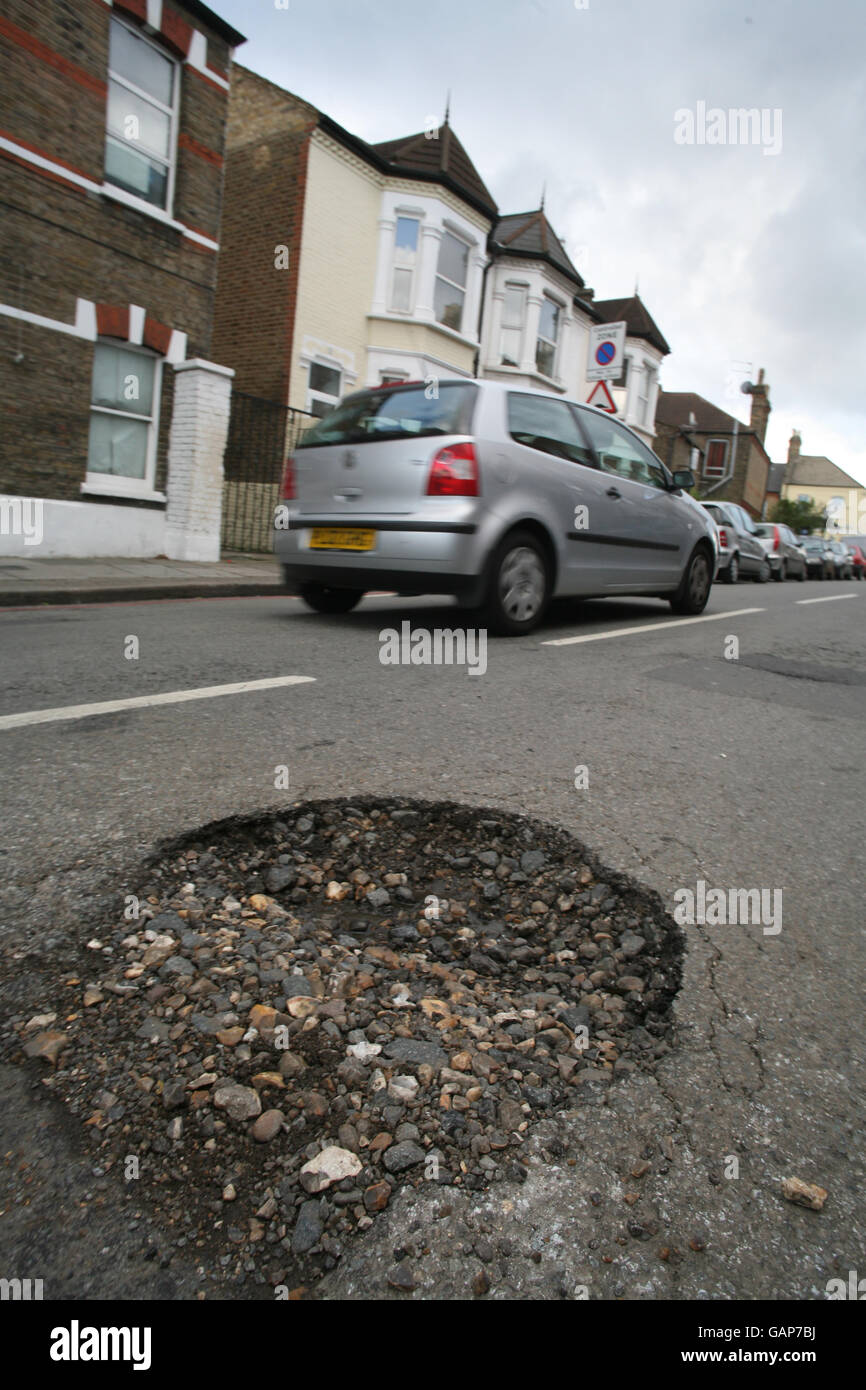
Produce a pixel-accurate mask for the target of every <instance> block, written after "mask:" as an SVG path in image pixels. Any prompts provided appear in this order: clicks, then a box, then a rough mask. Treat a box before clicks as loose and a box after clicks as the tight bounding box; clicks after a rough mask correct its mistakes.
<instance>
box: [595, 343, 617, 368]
mask: <svg viewBox="0 0 866 1390" xmlns="http://www.w3.org/2000/svg"><path fill="white" fill-rule="evenodd" d="M615 356H616V343H612V342H610V340H609V339H608V340H607V341H606V342H604V343H599V345H598V347H597V348H596V350H595V360H596V362H597V363H598V364H599V366H600V367H606V366H607V364H608V362H612V361H613V359H614V357H615Z"/></svg>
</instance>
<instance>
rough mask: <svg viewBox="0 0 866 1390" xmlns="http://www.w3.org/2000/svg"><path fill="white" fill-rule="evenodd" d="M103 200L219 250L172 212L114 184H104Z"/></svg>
mask: <svg viewBox="0 0 866 1390" xmlns="http://www.w3.org/2000/svg"><path fill="white" fill-rule="evenodd" d="M99 192H100V194H101V196H102V197H103V198H108V199H109V200H110V201H111V202H114V203H121V204H122V205H123V207H125V208H132V209H133V211H134V212H140V213H143V214H144V216H145V217H151V218H153V220H154V222H159V223H161V224H162V226H163V227H170V228H171V229H172V231H175V232H179V233H180V235H181V236H185V237H187V238H189V240H191V241H197V242H199V243H200V244H201V245H202V246H207V247H210V248H212V249H219V243H218V242H216V241H214V239H213V238H212V237H209V236H205V235H204V233H203V232H194V231H193V230H192V228H191V227H187V226H186V225H185V223H183V222H178V220H177V218H176V217H172V215H171V213H170V212H166V211H165V209H164V208H158V207H157V206H156V204H155V203H149V202H148V201H147V200H146V199H145V198H136V196H135V194H134V193H127V192H126V190H125V189H123V188H118V187H117V186H116V185H115V184H113V183H103V184H102V185H101V187H100V189H99Z"/></svg>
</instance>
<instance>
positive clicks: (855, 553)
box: [845, 541, 866, 579]
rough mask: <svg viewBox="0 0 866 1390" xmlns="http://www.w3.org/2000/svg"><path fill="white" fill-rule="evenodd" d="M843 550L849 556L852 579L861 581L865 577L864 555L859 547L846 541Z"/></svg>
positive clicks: (865, 560)
mask: <svg viewBox="0 0 866 1390" xmlns="http://www.w3.org/2000/svg"><path fill="white" fill-rule="evenodd" d="M845 549H846V550H847V551H848V554H849V555H850V556H851V565H852V567H853V571H854V578H855V579H863V578H864V576H866V555H864V553H863V550H862V548H861V547H860V546H859V545H855V544H854V542H853V541H848V542H847V544H846V546H845Z"/></svg>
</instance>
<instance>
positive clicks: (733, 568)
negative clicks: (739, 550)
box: [724, 555, 740, 584]
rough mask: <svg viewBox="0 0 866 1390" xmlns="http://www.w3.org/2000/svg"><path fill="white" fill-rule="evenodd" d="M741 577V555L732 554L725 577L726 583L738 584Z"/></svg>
mask: <svg viewBox="0 0 866 1390" xmlns="http://www.w3.org/2000/svg"><path fill="white" fill-rule="evenodd" d="M739 577H740V560H739V556H737V555H732V556H731V558H730V560H729V561H728V568H727V569H726V570H725V574H724V579H725V583H726V584H736V582H737V580H738V579H739Z"/></svg>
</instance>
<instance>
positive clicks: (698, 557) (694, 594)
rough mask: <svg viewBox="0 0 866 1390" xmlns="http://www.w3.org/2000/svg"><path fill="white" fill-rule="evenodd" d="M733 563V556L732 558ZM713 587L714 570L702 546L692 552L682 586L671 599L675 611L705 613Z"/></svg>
mask: <svg viewBox="0 0 866 1390" xmlns="http://www.w3.org/2000/svg"><path fill="white" fill-rule="evenodd" d="M731 563H732V564H733V558H732V560H731ZM712 587H713V571H712V568H711V566H710V559H709V556H708V555H707V552H706V551H705V550H704V549H703V547H700V548H699V549H697V550H695V551H694V552H693V554H692V558H691V559H690V560H689V563H688V565H687V566H686V572H685V574H684V575H683V577H682V582H681V584H680V587H679V588H678V589H677V591H676V593H675V594H674V596H673V598H672V599H670V600H669V602H670V605H671V608H672V609H673V611H674V612H675V613H703V611H704V609H705V608H706V606H707V600H708V598H709V597H710V590H711V589H712Z"/></svg>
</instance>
